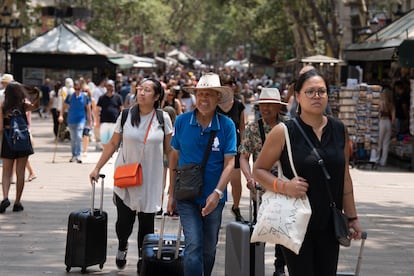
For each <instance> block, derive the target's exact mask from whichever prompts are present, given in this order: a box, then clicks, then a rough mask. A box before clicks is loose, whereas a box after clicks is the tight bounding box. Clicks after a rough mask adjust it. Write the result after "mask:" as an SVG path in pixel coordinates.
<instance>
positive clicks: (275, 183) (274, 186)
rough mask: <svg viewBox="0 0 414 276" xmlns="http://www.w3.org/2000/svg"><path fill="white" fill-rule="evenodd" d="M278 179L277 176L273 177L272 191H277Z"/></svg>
mask: <svg viewBox="0 0 414 276" xmlns="http://www.w3.org/2000/svg"><path fill="white" fill-rule="evenodd" d="M278 180H279V178H277V177H276V178H275V180H274V181H273V191H274V192H275V193H277V192H278V191H277V181H278Z"/></svg>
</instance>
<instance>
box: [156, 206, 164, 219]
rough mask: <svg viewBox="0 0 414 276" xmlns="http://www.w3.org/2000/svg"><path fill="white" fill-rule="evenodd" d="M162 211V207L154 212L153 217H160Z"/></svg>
mask: <svg viewBox="0 0 414 276" xmlns="http://www.w3.org/2000/svg"><path fill="white" fill-rule="evenodd" d="M163 212H164V211H163V210H162V208H161V209H160V210H159V211H158V212H156V213H155V217H156V218H162V214H163Z"/></svg>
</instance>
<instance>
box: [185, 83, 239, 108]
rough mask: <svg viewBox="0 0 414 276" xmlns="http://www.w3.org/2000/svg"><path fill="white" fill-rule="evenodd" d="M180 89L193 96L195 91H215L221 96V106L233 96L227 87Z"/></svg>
mask: <svg viewBox="0 0 414 276" xmlns="http://www.w3.org/2000/svg"><path fill="white" fill-rule="evenodd" d="M182 89H183V90H185V91H188V92H190V93H193V94H194V93H195V92H196V91H197V90H201V89H211V90H214V91H217V92H219V93H220V94H221V100H220V102H219V104H223V103H226V102H228V101H230V100H231V99H232V98H233V96H234V95H233V90H232V89H231V88H230V87H228V86H210V87H189V86H187V87H183V88H182Z"/></svg>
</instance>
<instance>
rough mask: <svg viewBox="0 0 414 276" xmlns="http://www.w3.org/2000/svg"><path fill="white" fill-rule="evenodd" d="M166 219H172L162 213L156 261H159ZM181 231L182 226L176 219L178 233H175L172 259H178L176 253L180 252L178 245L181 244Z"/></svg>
mask: <svg viewBox="0 0 414 276" xmlns="http://www.w3.org/2000/svg"><path fill="white" fill-rule="evenodd" d="M166 217H170V218H172V216H170V215H169V214H168V213H164V214H163V216H162V220H161V229H160V238H159V240H158V252H157V259H158V260H159V259H161V251H162V247H163V245H164V229H165V219H166ZM182 231H183V226H182V224H181V222H180V220H179V219H178V233H177V242H176V243H175V253H174V259H177V258H178V253H179V251H180V244H181V232H182Z"/></svg>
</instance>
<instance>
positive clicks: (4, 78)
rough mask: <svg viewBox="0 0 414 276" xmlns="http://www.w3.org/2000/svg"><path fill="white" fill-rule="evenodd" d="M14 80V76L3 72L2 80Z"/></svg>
mask: <svg viewBox="0 0 414 276" xmlns="http://www.w3.org/2000/svg"><path fill="white" fill-rule="evenodd" d="M12 81H14V78H13V75H11V74H3V76H1V82H6V83H10V82H12Z"/></svg>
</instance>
